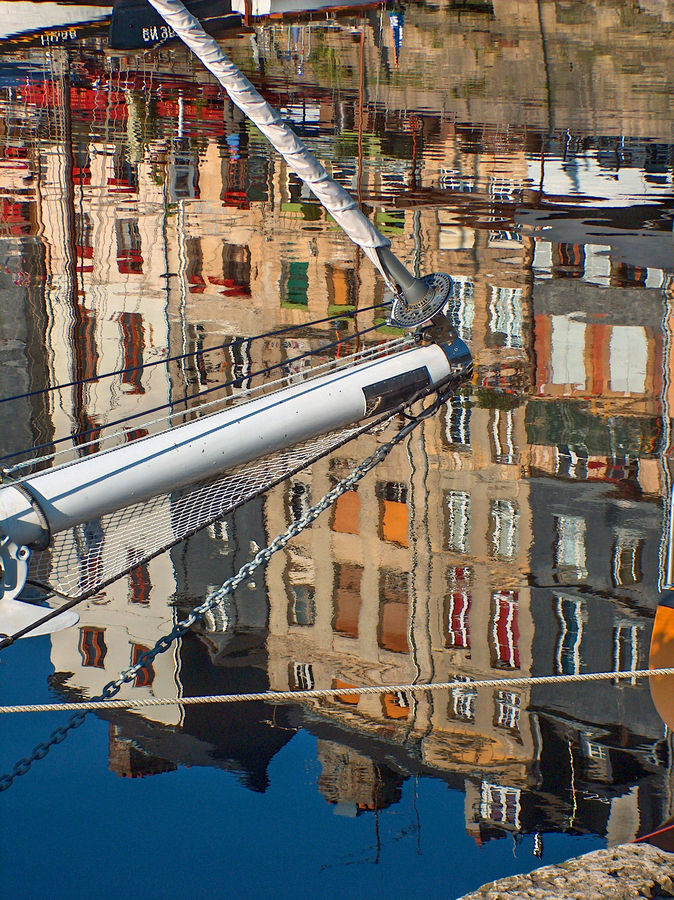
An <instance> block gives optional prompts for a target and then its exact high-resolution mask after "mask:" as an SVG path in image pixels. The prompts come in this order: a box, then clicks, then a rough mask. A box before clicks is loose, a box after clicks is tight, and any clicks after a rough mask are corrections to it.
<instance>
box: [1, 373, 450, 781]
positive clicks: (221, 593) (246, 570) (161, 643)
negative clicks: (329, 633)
mask: <svg viewBox="0 0 674 900" xmlns="http://www.w3.org/2000/svg"><path fill="white" fill-rule="evenodd" d="M451 389H452V385H450V386H449V387H447V388H446V389H445V390H443V391H442V392H440V393H438V396H437V397H436V399H435V400H434V402H433V403H432V404H431V405H430V406H429V407H427V408H426V409H424V410H422V411H421V412H420V413H419V414H418V415H416V416H415V417H414V418H413V419H411V420H410V421H409V422H407V423H406V424H405V425H403V427H402V428H401V429H400V431H399V432H398V433H397V434H395V435H394V436H393V437H392V438H391V439H390V440H389V441H387V442H386V443H385V444H382V445H381V447H378V448H377V449H376V450H375V451H374V453H372V454H371V455H370V456H368V457H367V459H365V460H363V462H361V463H359V465H358V466H356V468H355V469H354V470H353V472H351V474H350V475H347V476H346V478H343V479H342V480H341V481H339V482H338V483H337V484H336V485H335V486H334V487H333V488H332V489H331V490H329V491H328V492H327V493H326V494H324V495H323V497H321V499H320V500H319V501H318V503H316V504H315V505H314V506H312V507H311V508H310V509H308V510H307V511H306V513H304V515H303V516H301V517H300V518H299V519H296V520H295V521H294V522H292V523H291V524H290V525H289V526H288V528H287V529H286V530H285V531H284V532H283V534H280V535H279V536H278V537H277V538H275V539H274V540H273V541H272V542H271V543H270V544H268V546H267V547H263V548H262V549H261V550H259V551H258V552H257V553H256V554H255V556H254V557H253V559H252V560H250V561H249V562H247V563H245V565H243V566H242V567H241V568H240V569H239V571H238V572H237V573H236V575H233V576H232V577H231V578H228V579H227V581H225V582H224V583H223V584H222V585H221V586H220V587H219V588H218V589H217V590H216V591H214V592H213V593H211V594H210V595H209V596H208V597H207V598H206V600H204V602H203V603H202V604H201V605H200V606H197V607H195V608H194V609H193V610H192V611H191V612H190V613H189V614H188V615H187V616H186V617H185V618H184V619H182V620H181V621H180V622H177V623H176V625H174V627H173V629H172V630H171V631H170V632H169V633H168V634H167V635H164V637H161V638H159V640H158V641H157V643H156V644H155V645H154V647H152V648H151V649H150V650H147V651H146V652H145V653H143V654H142V655H141V656H140V657H139V658H138V660H137V662H136V663H135V665H133V666H130V667H129V668H128V669H125V670H124V671H123V672H121V673H120V675H119V676H118V677H117V678H116V679H115V680H114V681H109V682H108V683H107V684H106V685H105V687H104V688H103V690H102V691H101V693H100V694H99V695H98V697H94V698H93V702H96V701H99V700H109V699H111V698H112V697H114V696H115V695H116V694H118V693H119V691H120V689H121V688H122V686H123V685H124V684H128V683H129V682H131V681H133V680H134V678H135V677H136V676H137V675H138V673H139V672H140V671H141V669H143V668H145V667H146V666H147V664H148V663H151V662H152V661H153V660H154V658H155V657H156V656H159V654H160V653H164V652H165V651H166V650H168V649H169V648H170V647H171V646H172V644H173V643H174V642H175V641H176V640H178V638H180V637H183V636H184V635H185V634H186V633H187V632H188V631H189V630H190V628H191V627H192V625H195V624H196V623H197V622H199V621H201V619H203V618H204V616H205V615H206V613H208V612H209V611H210V610H211V609H213V607H215V606H217V605H218V604H219V603H220V602H221V601H222V600H223V599H224V598H225V597H227V596H228V595H229V594H232V593H233V592H234V591H235V590H236V588H237V587H238V586H239V585H240V584H241V582H243V581H246V580H247V579H248V578H250V576H251V575H252V574H253V572H255V570H256V569H258V568H259V567H260V566H261V565H263V564H264V563H266V562H268V561H269V559H270V558H271V557H272V556H273V555H274V554H275V553H277V552H278V551H279V550H282V549H283V548H284V547H285V546H286V545H287V544H288V542H289V541H290V540H291V539H292V538H294V537H296V536H297V535H298V534H300V533H301V532H302V531H304V529H305V528H307V527H308V526H309V525H311V524H312V523H313V522H314V521H315V520H316V519H317V518H318V517H319V516H320V514H321V513H322V512H325V510H326V509H328V508H329V507H330V506H331V505H332V504H333V503H334V502H335V500H337V498H338V497H340V496H341V495H342V494H344V493H346V491H348V490H350V489H351V488H352V487H353V486H354V485H355V484H357V483H358V482H359V481H360V480H361V479H362V478H364V476H365V475H367V473H368V472H369V471H370V470H371V469H374V467H375V466H377V465H378V464H379V463H380V462H381V461H382V460H384V459H385V458H386V457H387V456H388V454H389V453H390V452H391V450H392V449H393V448H394V447H395V446H396V445H397V444H399V443H401V441H403V440H404V439H405V438H406V437H407V436H408V435H409V434H411V432H412V431H413V430H414V429H415V428H416V427H417V425H419V424H420V423H421V422H422V421H423V420H425V419H426V418H428V417H429V416H430V415H433V413H435V411H436V410H437V409H439V408H440V406H442V404H443V403H444V402H445V400H446V399H447V395H448V394H449V393H450V391H451ZM86 716H87V713H86V712H79V713H76V714H75V715H73V716H71V718H70V719H69V720H68V722H66V724H65V725H63V726H62V727H61V728H57V729H56V730H55V731H54V732H52V734H51V736H50V737H49V738H48V739H47V740H46V741H44V742H43V743H40V744H38V745H37V746H36V747H35V748H34V750H33V752H32V753H31V754H30V756H26V757H24V758H23V759H20V760H19V761H18V762H17V763H16V765H15V766H14V768H13V769H12V771H11V772H8V773H7V774H5V775H3V776H1V777H0V793H1V792H2V791H6V790H7V789H8V788H10V787H11V786H12V784H13V782H14V779H15V778H17V777H18V776H20V775H25V774H26V773H27V772H28V771H29V770H30V768H31V766H32V765H33V763H34V762H35V760H37V759H44V757H45V756H46V755H47V753H49V751H50V750H51V748H52V747H53V746H55V745H56V744H60V743H61V742H62V741H63V740H65V738H66V736H67V735H68V733H69V732H70V731H72V730H74V729H75V728H79V726H80V725H81V724H82V723H83V722H84V720H85V718H86Z"/></svg>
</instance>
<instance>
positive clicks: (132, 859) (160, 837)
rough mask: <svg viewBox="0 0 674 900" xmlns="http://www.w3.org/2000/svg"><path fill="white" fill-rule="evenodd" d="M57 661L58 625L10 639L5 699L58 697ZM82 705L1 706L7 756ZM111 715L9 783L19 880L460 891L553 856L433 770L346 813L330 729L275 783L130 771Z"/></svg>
mask: <svg viewBox="0 0 674 900" xmlns="http://www.w3.org/2000/svg"><path fill="white" fill-rule="evenodd" d="M49 671H51V666H50V662H49V638H46V637H45V638H37V639H33V640H27V641H21V642H19V643H18V644H17V645H15V646H14V647H12V648H10V649H9V650H6V651H4V653H3V656H2V658H1V659H0V673H1V674H0V700H1V702H2V703H3V704H11V703H19V702H26V701H31V702H32V701H35V702H48V701H50V700H51V701H53V700H54V699H55V696H54V695H53V694H52V693H51V691H50V689H49V686H48V683H47V681H46V677H45V673H47V672H49ZM10 672H11V679H10V677H9V673H10ZM67 720H68V715H67V714H63V713H41V714H32V713H31V714H12V715H4V716H2V719H1V720H0V728H1V730H2V739H1V743H0V763H1V768H2V771H3V772H7V771H9V770H10V769H11V767H12V766H13V765H14V763H15V762H16V761H17V760H18V759H20V758H21V757H22V756H25V755H27V753H28V752H29V751H30V750H32V748H33V747H34V746H35V744H36V743H38V742H39V741H43V740H45V739H46V738H47V736H48V735H49V734H50V733H51V731H52V729H54V728H56V727H58V726H59V725H63V724H64V723H65V722H67ZM108 728H109V726H108V723H107V722H105V721H103V720H101V719H99V718H96V717H95V716H94V715H90V716H89V717H87V719H86V721H85V722H84V724H83V725H82V726H80V727H79V728H78V729H76V731H74V732H72V733H71V734H70V735H69V737H68V738H67V739H66V740H65V741H64V743H62V744H61V745H58V746H56V747H54V748H52V750H51V751H50V753H49V754H48V755H47V756H46V758H45V759H43V760H37V761H36V762H35V763H34V765H33V767H32V768H31V770H30V771H29V772H28V773H27V774H26V775H23V776H21V777H18V778H17V779H16V781H15V782H14V784H13V785H12V787H11V788H9V790H7V791H6V792H4V793H3V794H0V817H1V819H0V821H1V822H2V832H3V841H2V844H1V847H2V849H1V850H0V866H1V867H2V872H3V882H4V884H3V895H4V896H7V897H12V898H16V900H19V898H33V897H42V896H49V897H55V898H60V897H64V898H65V897H68V898H72V900H76V898H80V897H81V898H85V897H87V898H88V897H91V896H95V897H97V898H99V900H105V898H118V897H120V896H132V895H141V896H143V897H146V898H154V897H157V898H158V897H177V896H185V895H191V896H197V897H203V896H207V895H216V896H217V895H220V894H226V895H227V896H229V897H237V898H238V897H240V898H253V897H261V896H267V895H269V894H272V895H273V896H274V897H275V898H285V897H288V898H290V897H298V896H299V897H315V896H324V897H336V896H341V895H342V894H343V893H344V892H345V891H347V892H355V891H358V892H359V893H360V894H362V895H363V896H367V897H386V898H398V897H400V898H403V897H410V896H415V895H422V894H423V895H424V896H426V897H431V898H435V897H437V898H452V897H458V896H460V895H462V894H464V893H466V892H467V891H469V890H472V889H475V888H477V887H478V886H479V885H481V884H483V883H484V882H486V881H489V880H492V879H495V878H499V877H502V876H504V875H509V874H514V873H518V872H524V871H529V870H531V869H533V868H536V867H537V866H539V865H541V861H539V860H538V859H537V858H536V857H535V856H534V855H533V838H532V836H531V835H527V836H525V837H523V838H522V839H521V840H520V841H519V842H518V843H517V844H516V843H514V842H513V840H512V839H511V838H505V839H502V840H493V841H490V842H489V843H488V844H486V845H484V846H482V847H479V846H477V845H476V844H475V842H474V841H473V839H472V837H471V836H470V835H468V834H466V831H465V824H464V823H465V809H464V806H465V800H464V795H463V793H462V792H461V791H458V790H454V789H450V788H449V787H448V786H447V785H446V784H444V783H443V782H442V781H440V780H436V779H432V778H427V777H426V778H424V777H420V778H410V779H408V780H407V781H406V782H405V783H404V785H403V788H402V797H401V799H400V802H399V803H397V804H395V805H393V806H391V807H389V808H388V809H386V810H382V811H380V812H379V813H374V812H368V813H366V814H364V815H360V816H357V817H347V816H342V815H336V814H335V811H336V810H338V808H336V807H335V806H330V805H329V804H327V803H326V801H325V798H324V797H323V796H322V795H321V794H320V793H319V792H318V790H317V786H316V783H317V779H318V776H319V774H320V764H319V763H318V762H317V747H316V744H317V739H316V738H315V737H314V736H313V735H312V734H310V733H309V732H307V731H305V730H302V731H300V732H298V733H297V734H296V735H295V736H294V737H293V739H292V740H291V741H290V742H289V743H288V744H286V745H285V746H284V747H283V749H282V750H281V751H280V752H279V753H278V754H277V755H276V756H275V757H274V759H273V760H272V762H271V765H270V768H269V776H270V786H269V788H268V790H267V791H266V793H264V794H262V793H256V792H253V791H250V790H247V789H246V788H245V787H243V786H242V784H241V783H240V781H239V779H238V778H237V776H236V774H233V773H230V772H223V771H221V770H218V769H209V768H198V767H194V768H187V767H181V768H179V769H178V770H177V771H175V772H169V773H164V774H161V775H156V776H154V777H152V778H143V779H124V778H120V777H118V776H117V775H116V774H114V773H112V772H111V771H110V770H109V769H108V765H107V762H108ZM544 841H545V854H544V858H543V860H542V862H543V863H544V864H550V863H554V862H560V861H562V860H564V859H566V858H568V857H570V856H575V855H577V854H579V853H583V852H588V851H590V850H594V849H598V848H599V847H601V846H604V843H605V842H604V841H603V840H602V839H600V838H598V837H578V836H571V835H567V834H563V833H562V834H560V833H558V834H546V835H545V837H544Z"/></svg>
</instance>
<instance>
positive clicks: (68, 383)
mask: <svg viewBox="0 0 674 900" xmlns="http://www.w3.org/2000/svg"><path fill="white" fill-rule="evenodd" d="M390 305H391V304H390V303H377V304H376V305H375V306H366V307H364V308H363V309H357V310H354V312H355V313H361V312H371V311H372V310H374V309H380V308H381V307H383V306H390ZM345 315H346V313H344V314H342V315H339V316H325V317H324V318H322V319H314V320H313V321H312V322H303V323H302V324H300V325H286V326H284V327H283V328H277V329H276V330H275V331H265V332H263V333H262V334H254V335H253V336H252V337H247V338H241V337H237V338H234V339H233V340H231V341H227V342H226V343H224V344H216V345H215V346H214V347H204V348H203V349H201V350H191V351H190V352H189V353H178V354H176V355H175V356H165V357H163V358H162V359H155V360H152V362H146V363H143V364H142V365H140V366H129V367H128V368H126V369H115V370H114V371H112V372H103V373H102V374H100V375H92V376H91V377H90V378H78V379H76V380H75V381H64V382H61V383H60V384H52V385H50V386H49V387H45V388H37V389H36V390H34V391H26V392H25V393H23V394H14V395H12V396H11V397H0V403H10V402H11V401H13V400H25V399H26V398H27V397H36V396H38V395H39V394H49V393H52V392H53V391H61V390H64V389H65V388H69V387H75V386H77V385H80V384H89V383H90V382H98V381H102V380H103V379H104V378H114V377H115V376H116V375H130V374H131V373H132V372H140V371H144V370H145V369H149V368H150V367H151V366H162V365H164V366H165V365H168V363H171V362H179V361H180V360H181V359H190V358H191V357H194V358H195V359H196V358H198V357H200V356H203V355H204V354H206V353H213V352H215V351H216V350H227V349H228V348H229V347H234V346H235V345H236V344H252V342H253V341H259V340H261V339H262V338H270V337H278V336H279V335H281V334H287V333H288V332H289V331H297V330H299V329H301V328H312V327H313V326H314V325H323V324H325V323H326V322H335V321H339V320H340V319H344V316H345Z"/></svg>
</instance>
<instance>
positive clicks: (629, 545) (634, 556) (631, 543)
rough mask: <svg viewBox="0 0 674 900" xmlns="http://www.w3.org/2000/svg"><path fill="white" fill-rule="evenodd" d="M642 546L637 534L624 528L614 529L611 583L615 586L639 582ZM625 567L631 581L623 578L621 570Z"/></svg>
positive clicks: (641, 540)
mask: <svg viewBox="0 0 674 900" xmlns="http://www.w3.org/2000/svg"><path fill="white" fill-rule="evenodd" d="M642 547H643V539H642V538H641V537H640V536H639V535H638V534H636V533H635V532H633V531H629V530H627V529H624V528H618V529H616V539H615V544H614V545H613V560H612V569H613V583H614V584H615V585H616V586H619V585H622V584H639V582H640V581H641V577H642V576H641V565H640V563H641V551H642ZM626 562H627V565H626V564H625V563H626ZM626 568H627V570H628V571H629V573H630V575H631V579H632V580H631V581H625V580H624V578H623V575H622V572H623V571H624V570H625V569H626Z"/></svg>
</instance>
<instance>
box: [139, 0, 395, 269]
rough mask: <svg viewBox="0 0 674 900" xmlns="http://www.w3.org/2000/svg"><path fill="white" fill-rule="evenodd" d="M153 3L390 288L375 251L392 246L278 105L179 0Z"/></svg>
mask: <svg viewBox="0 0 674 900" xmlns="http://www.w3.org/2000/svg"><path fill="white" fill-rule="evenodd" d="M149 2H150V3H151V4H152V6H154V8H155V9H156V10H157V12H158V13H159V14H160V15H161V16H162V17H163V18H164V20H165V21H166V24H167V25H170V27H171V28H172V29H173V30H174V31H175V33H176V34H177V35H178V37H179V38H180V39H181V40H182V41H183V42H184V43H185V44H187V46H188V47H189V48H190V50H191V51H192V52H193V53H194V54H195V56H197V57H198V59H200V60H201V62H202V63H203V64H204V65H205V66H206V68H207V69H208V70H209V71H210V72H211V73H212V74H213V75H214V76H215V77H216V78H217V80H218V81H219V82H220V84H221V85H222V86H223V88H224V89H225V90H226V91H227V93H228V94H229V97H230V99H231V101H232V103H234V104H236V106H238V107H239V109H240V110H241V111H242V112H243V113H244V114H245V115H246V116H248V118H249V119H250V120H251V122H253V123H254V124H255V125H256V126H257V128H259V130H260V131H261V132H262V133H263V134H264V135H265V137H266V138H267V140H268V141H269V142H270V143H271V144H272V146H273V147H274V148H275V149H276V150H277V151H278V152H279V153H280V154H281V156H282V157H283V158H284V159H285V161H286V162H287V163H288V166H289V167H290V168H291V169H292V170H293V172H295V173H296V174H297V175H299V177H300V178H301V179H302V181H304V182H305V183H306V184H307V185H308V186H309V188H310V189H311V190H312V191H313V193H314V194H315V195H316V197H317V198H318V200H320V202H321V203H322V204H323V206H324V207H325V208H326V209H327V211H328V212H329V213H330V215H331V216H332V217H333V218H334V219H335V221H336V222H337V223H338V224H339V225H340V226H341V227H342V228H343V229H344V231H345V232H346V234H347V235H348V236H349V237H350V238H351V240H352V241H353V242H354V243H355V244H358V246H359V247H361V248H362V249H363V251H364V252H365V253H366V254H367V256H368V257H369V259H370V260H371V261H372V262H373V263H374V265H375V266H376V267H377V268H378V269H379V271H380V272H381V273H382V275H383V276H384V279H385V280H386V282H387V283H388V284H389V286H392V284H391V281H390V279H389V277H388V275H387V273H386V272H385V271H384V269H383V268H382V265H381V263H380V261H379V258H378V256H377V254H376V252H375V250H376V248H377V247H390V245H391V242H390V241H389V240H388V238H386V237H384V235H383V234H381V233H380V232H379V231H378V230H377V229H376V228H375V227H374V225H373V224H372V223H371V222H370V220H369V219H368V218H367V217H366V216H365V215H363V213H362V212H361V211H360V209H359V208H358V204H357V203H356V201H355V200H354V199H353V197H351V195H350V194H349V193H348V192H347V191H345V190H344V188H343V187H342V186H341V185H340V184H337V182H336V181H334V180H333V179H332V178H331V177H330V176H329V175H328V173H327V172H326V171H325V169H324V167H323V166H322V165H321V163H320V162H319V161H318V160H317V159H316V158H315V157H314V156H313V155H312V154H311V153H310V152H309V150H308V149H307V148H306V147H305V146H304V144H303V143H302V141H301V140H300V139H299V138H298V137H297V135H296V134H295V133H294V131H293V130H292V129H291V128H290V127H289V126H288V125H286V123H285V122H284V121H283V119H282V118H281V116H280V115H279V113H278V112H277V111H276V110H275V109H274V107H273V106H271V105H270V104H269V103H267V101H266V100H265V99H264V97H262V96H261V95H260V94H259V93H258V92H257V91H256V90H255V88H254V87H253V85H252V84H251V83H250V81H248V79H247V78H246V76H245V75H244V74H243V73H242V72H240V71H239V69H238V68H237V67H236V66H235V65H234V63H233V62H232V61H231V60H230V59H229V58H228V57H227V55H226V54H225V53H224V52H223V51H222V50H221V48H220V47H219V46H218V44H217V43H216V41H215V40H214V39H213V38H212V37H210V36H209V35H208V34H206V32H205V31H204V29H203V28H202V27H201V24H200V23H199V21H198V19H196V18H195V17H194V16H193V15H192V14H191V13H190V12H188V11H187V10H186V9H185V7H184V6H183V4H182V3H181V2H180V0H149Z"/></svg>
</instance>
